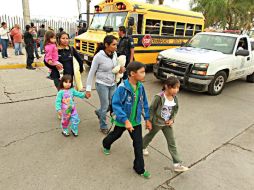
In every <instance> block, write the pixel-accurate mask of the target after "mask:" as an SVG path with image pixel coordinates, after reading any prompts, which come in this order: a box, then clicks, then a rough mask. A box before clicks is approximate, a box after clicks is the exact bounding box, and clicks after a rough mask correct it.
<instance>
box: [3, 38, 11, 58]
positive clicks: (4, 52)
mask: <svg viewBox="0 0 254 190" xmlns="http://www.w3.org/2000/svg"><path fill="white" fill-rule="evenodd" d="M1 43H2V58H4V57H8V54H7V48H8V43H9V40H8V39H1Z"/></svg>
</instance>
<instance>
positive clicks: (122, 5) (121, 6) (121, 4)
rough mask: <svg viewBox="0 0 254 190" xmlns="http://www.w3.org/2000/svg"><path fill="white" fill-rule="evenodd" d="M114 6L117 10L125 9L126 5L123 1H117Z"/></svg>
mask: <svg viewBox="0 0 254 190" xmlns="http://www.w3.org/2000/svg"><path fill="white" fill-rule="evenodd" d="M116 7H117V9H118V10H125V9H126V5H125V4H123V3H117V4H116Z"/></svg>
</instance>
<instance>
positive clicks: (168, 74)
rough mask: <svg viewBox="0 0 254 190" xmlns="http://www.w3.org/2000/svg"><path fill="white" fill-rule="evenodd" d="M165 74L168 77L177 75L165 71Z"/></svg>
mask: <svg viewBox="0 0 254 190" xmlns="http://www.w3.org/2000/svg"><path fill="white" fill-rule="evenodd" d="M164 74H165V75H166V76H167V78H169V77H175V75H174V74H173V73H165V72H164Z"/></svg>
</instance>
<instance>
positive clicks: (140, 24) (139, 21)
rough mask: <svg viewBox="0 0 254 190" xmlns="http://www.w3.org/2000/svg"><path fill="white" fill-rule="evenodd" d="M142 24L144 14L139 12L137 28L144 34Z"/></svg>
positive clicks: (139, 32) (138, 31)
mask: <svg viewBox="0 0 254 190" xmlns="http://www.w3.org/2000/svg"><path fill="white" fill-rule="evenodd" d="M142 26H143V15H141V14H139V15H138V28H137V33H138V34H142Z"/></svg>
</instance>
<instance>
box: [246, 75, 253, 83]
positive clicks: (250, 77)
mask: <svg viewBox="0 0 254 190" xmlns="http://www.w3.org/2000/svg"><path fill="white" fill-rule="evenodd" d="M246 81H247V82H251V83H254V73H252V74H251V75H248V76H247V78H246Z"/></svg>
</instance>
